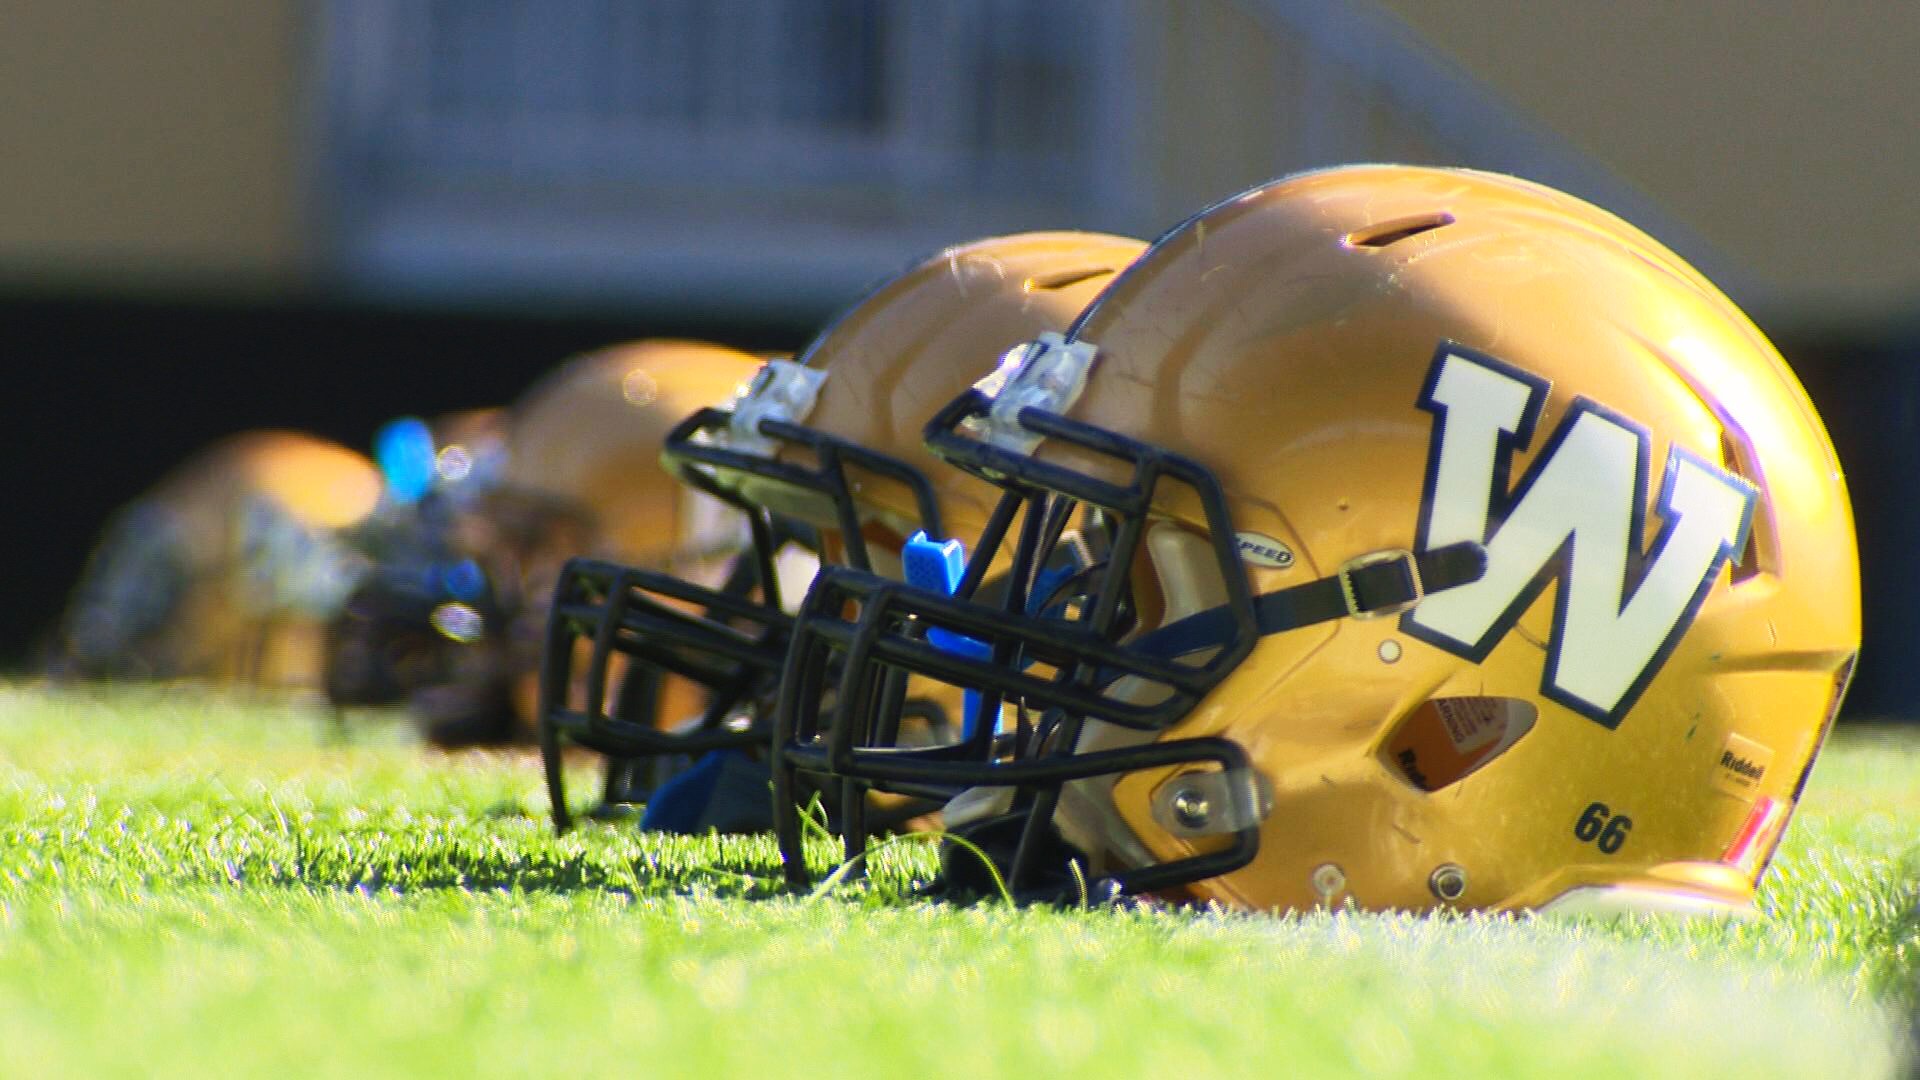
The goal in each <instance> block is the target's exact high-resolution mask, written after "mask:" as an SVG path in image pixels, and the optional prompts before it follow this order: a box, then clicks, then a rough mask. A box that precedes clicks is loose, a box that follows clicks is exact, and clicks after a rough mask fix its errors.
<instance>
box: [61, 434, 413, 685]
mask: <svg viewBox="0 0 1920 1080" xmlns="http://www.w3.org/2000/svg"><path fill="white" fill-rule="evenodd" d="M379 496H380V479H379V475H378V474H377V473H376V472H375V470H374V468H373V465H372V463H371V462H369V461H368V460H367V459H366V458H364V457H362V456H361V455H359V454H356V453H354V452H353V451H352V450H349V449H347V448H346V447H344V446H340V445H338V444H337V443H333V442H329V441H328V440H325V439H321V438H317V437H315V436H311V435H305V434H302V433H299V432H293V431H252V432H246V433H243V434H240V435H235V436H232V437H230V438H227V439H224V440H222V441H221V442H219V443H216V444H214V445H213V446H211V447H209V448H207V449H205V450H203V451H201V452H200V453H198V454H196V455H194V456H193V457H192V458H190V459H188V460H187V461H186V462H185V463H183V464H181V465H180V466H178V467H177V468H175V469H174V470H173V471H172V472H170V473H168V474H167V475H166V476H165V477H164V478H162V479H161V481H160V482H159V483H158V484H156V485H155V486H154V487H153V489H152V490H150V491H148V492H147V493H146V494H145V495H143V496H141V497H140V498H139V499H138V500H136V501H135V502H133V503H132V504H131V505H129V506H128V507H126V508H125V509H123V510H121V511H120V513H119V514H118V515H117V516H116V518H115V519H114V521H113V522H112V523H111V524H110V525H109V527H108V529H107V532H106V534H105V535H104V536H103V538H102V540H101V542H100V545H99V547H98V548H97V549H96V550H95V551H94V553H93V555H92V557H91V559H90V560H89V562H88V564H87V569H86V571H85V574H84V576H83V578H82V580H81V582H80V584H79V585H78V587H77V588H76V589H75V590H74V596H73V601H72V604H71V606H70V608H69V611H68V613H67V617H66V620H65V625H64V627H63V630H62V633H61V639H62V640H61V653H60V656H59V657H58V658H57V660H56V662H55V667H56V670H57V671H59V672H61V673H65V674H74V675H87V676H146V677H158V678H181V677H186V678H203V679H212V680H217V681H223V682H233V683H240V684H246V685H260V686H281V687H297V688H302V689H314V688H317V687H318V686H319V684H320V678H321V666H322V661H321V654H322V644H323V627H324V626H325V624H326V622H327V620H328V619H330V618H331V617H332V616H333V614H334V613H335V612H336V611H338V609H339V607H340V605H341V604H342V603H343V602H344V601H345V599H346V596H347V593H348V592H349V591H350V590H351V589H352V587H353V585H354V583H355V581H356V580H357V578H358V575H359V573H360V570H361V564H360V561H359V560H358V558H357V557H356V556H355V554H354V553H353V551H352V550H351V549H350V548H349V547H348V546H347V545H345V544H344V543H342V541H341V533H342V531H343V530H347V529H350V528H352V527H354V526H355V525H358V524H359V523H360V522H361V521H363V520H364V519H365V518H366V517H367V515H368V514H370V513H371V512H372V511H373V509H374V506H375V504H376V503H377V502H378V500H379Z"/></svg>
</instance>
